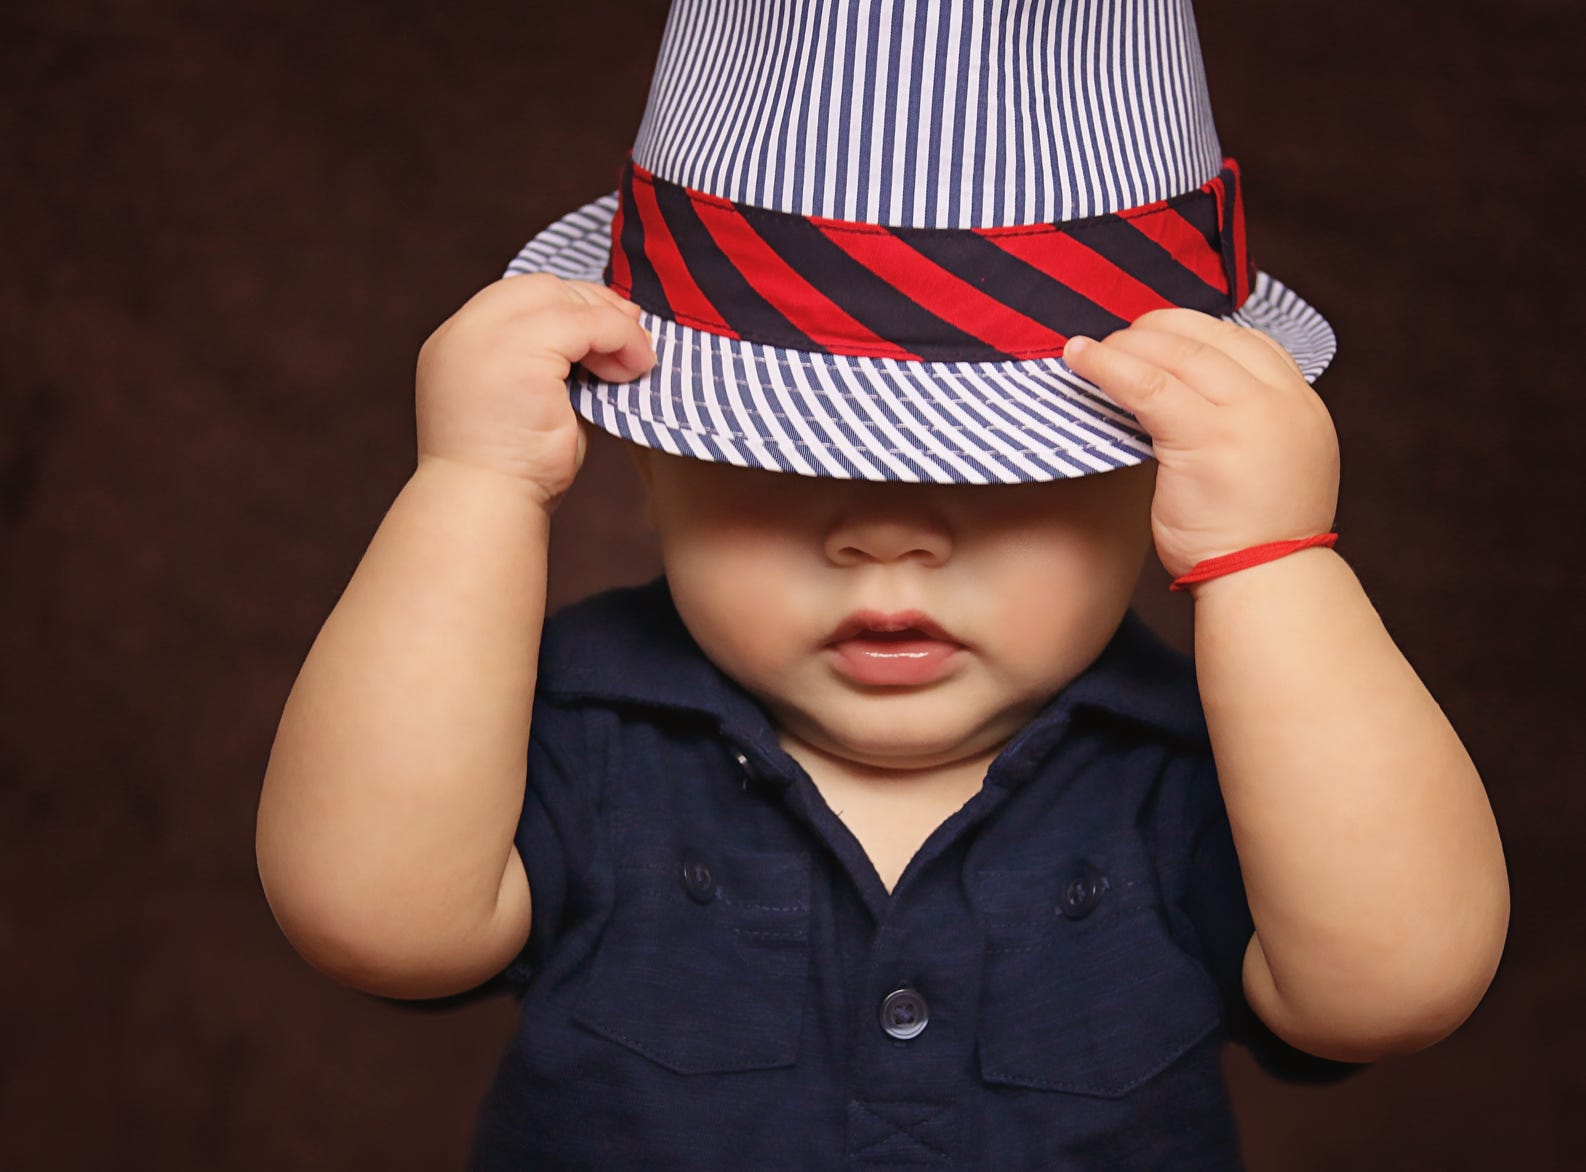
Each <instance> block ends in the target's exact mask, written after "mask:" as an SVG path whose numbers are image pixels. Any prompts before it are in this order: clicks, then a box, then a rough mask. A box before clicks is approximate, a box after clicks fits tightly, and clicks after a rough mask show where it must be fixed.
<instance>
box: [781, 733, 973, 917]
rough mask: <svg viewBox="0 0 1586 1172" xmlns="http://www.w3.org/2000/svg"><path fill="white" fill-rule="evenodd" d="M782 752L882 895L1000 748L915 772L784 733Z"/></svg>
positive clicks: (967, 795)
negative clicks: (811, 786)
mask: <svg viewBox="0 0 1586 1172" xmlns="http://www.w3.org/2000/svg"><path fill="white" fill-rule="evenodd" d="M780 739H781V741H782V747H783V748H784V749H786V750H787V752H788V754H789V755H790V756H792V757H793V759H794V760H795V761H797V762H798V763H799V764H800V765H801V766H803V767H804V771H805V772H806V773H808V774H809V776H810V780H811V781H812V782H814V783H815V788H816V789H817V790H818V791H820V795H821V797H822V798H823V799H825V802H826V804H827V806H829V807H830V808H831V811H832V813H834V814H835V815H837V817H838V819H839V820H840V821H841V822H842V823H843V824H844V825H845V826H847V827H848V829H849V831H850V832H851V833H852V834H853V836H854V838H856V839H857V840H858V842H859V845H860V846H862V847H863V848H864V850H865V853H866V854H867V855H868V856H869V857H870V862H871V864H872V865H873V866H874V867H875V869H876V874H877V875H878V876H880V878H881V882H882V883H883V885H885V887H886V889H887V890H888V891H891V890H892V888H893V886H894V885H895V884H896V883H897V881H898V877H899V876H900V875H902V874H903V869H904V868H905V867H906V866H907V865H908V862H909V860H910V859H912V858H913V857H914V855H915V852H917V851H918V850H919V849H920V846H921V845H922V844H923V843H924V842H925V840H926V839H927V838H929V837H930V836H931V832H932V831H934V830H935V829H936V828H937V827H938V826H940V825H941V824H942V823H943V822H945V821H946V820H947V819H948V818H949V817H951V816H952V815H953V814H954V813H956V812H957V811H958V809H959V808H960V807H962V806H963V804H964V803H965V802H967V801H969V799H970V798H972V797H974V796H975V794H976V793H978V792H979V791H980V787H981V784H982V782H984V780H985V777H986V770H987V768H988V767H989V766H990V764H991V762H992V761H993V760H994V759H995V758H996V756H997V753H998V752H999V751H1000V750H1001V746H1000V745H999V746H996V747H994V748H992V749H990V750H987V751H985V752H980V753H975V754H972V755H970V756H967V757H965V758H964V759H962V760H958V761H952V762H948V763H946V764H942V765H936V766H929V767H925V768H917V769H898V768H886V767H883V766H876V765H868V764H864V763H862V762H855V761H851V760H847V759H845V758H843V757H840V756H836V755H834V754H832V753H828V752H825V751H823V750H821V749H817V748H815V747H814V746H811V745H808V744H805V743H804V742H803V741H800V740H798V739H797V738H796V737H793V736H791V735H789V734H787V733H783V734H781V738H780Z"/></svg>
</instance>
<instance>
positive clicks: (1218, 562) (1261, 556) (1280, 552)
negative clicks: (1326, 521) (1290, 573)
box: [1168, 533, 1338, 590]
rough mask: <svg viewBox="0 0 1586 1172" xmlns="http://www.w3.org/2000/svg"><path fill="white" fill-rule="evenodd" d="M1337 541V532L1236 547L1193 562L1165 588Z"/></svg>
mask: <svg viewBox="0 0 1586 1172" xmlns="http://www.w3.org/2000/svg"><path fill="white" fill-rule="evenodd" d="M1337 540H1338V534H1336V533H1318V534H1317V535H1316V536H1315V537H1302V538H1300V539H1299V540H1298V541H1269V542H1268V543H1267V544H1265V545H1252V546H1251V547H1250V548H1249V549H1236V550H1234V552H1233V553H1225V554H1223V555H1222V556H1221V557H1215V558H1207V559H1206V560H1205V561H1203V562H1196V563H1195V564H1194V565H1193V566H1191V567H1190V570H1189V573H1187V574H1185V575H1183V576H1182V577H1179V578H1174V579H1173V583H1172V585H1170V586H1169V587H1168V589H1169V590H1183V589H1184V588H1185V587H1186V586H1193V585H1195V583H1197V582H1204V581H1206V580H1207V579H1208V578H1221V577H1222V576H1223V575H1224V574H1232V573H1233V572H1234V571H1235V570H1243V569H1247V568H1249V567H1250V566H1259V565H1260V564H1261V563H1262V562H1270V561H1274V560H1276V559H1277V558H1280V557H1283V556H1284V555H1285V554H1291V553H1295V552H1297V551H1299V550H1302V549H1310V548H1311V547H1312V546H1313V545H1325V546H1326V547H1327V548H1329V549H1331V548H1332V547H1333V542H1335V541H1337Z"/></svg>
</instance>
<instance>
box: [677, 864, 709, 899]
mask: <svg viewBox="0 0 1586 1172" xmlns="http://www.w3.org/2000/svg"><path fill="white" fill-rule="evenodd" d="M681 874H682V878H683V890H684V891H686V892H688V897H689V898H690V899H692V900H693V901H694V902H695V903H709V902H710V901H711V900H713V899H715V898H716V876H715V875H713V874H711V870H710V864H709V863H707V862H706V861H705V860H704V859H703V858H701V857H700V856H699V855H698V854H696V853H695V852H693V851H688V852H686V853H685V854H684V855H683V867H682V871H681Z"/></svg>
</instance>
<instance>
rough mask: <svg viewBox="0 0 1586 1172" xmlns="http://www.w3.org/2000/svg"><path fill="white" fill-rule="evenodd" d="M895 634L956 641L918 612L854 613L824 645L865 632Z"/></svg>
mask: <svg viewBox="0 0 1586 1172" xmlns="http://www.w3.org/2000/svg"><path fill="white" fill-rule="evenodd" d="M897 631H917V632H919V634H921V635H923V636H924V637H925V638H927V639H934V640H936V641H938V642H941V643H957V642H958V640H957V639H955V638H954V637H953V636H952V635H951V634H949V633H948V631H947V630H946V628H944V627H943V626H942V625H941V624H940V623H938V622H937V621H936V620H935V619H933V618H931V616H930V615H928V614H926V613H925V612H924V611H919V610H905V611H895V612H892V613H890V614H889V613H886V612H883V611H878V610H857V611H854V613H853V614H851V615H849V616H848V617H847V618H845V619H843V621H842V622H840V623H838V624H837V627H836V629H834V630H833V631H832V632H831V634H829V635H827V636H826V642H827V644H828V645H830V644H834V643H841V642H842V641H843V640H845V639H852V638H854V637H855V636H856V635H861V634H864V633H866V632H871V633H874V632H880V633H883V634H889V633H892V632H897Z"/></svg>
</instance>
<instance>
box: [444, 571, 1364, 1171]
mask: <svg viewBox="0 0 1586 1172" xmlns="http://www.w3.org/2000/svg"><path fill="white" fill-rule="evenodd" d="M516 841H517V846H518V849H519V851H520V852H521V854H522V856H523V860H524V865H525V867H526V868H527V871H528V876H529V883H530V888H531V890H532V892H533V900H534V917H533V930H532V932H531V934H530V938H529V941H528V943H527V945H526V946H525V948H524V951H523V953H522V955H521V956H520V957H518V958H517V959H516V960H515V961H514V962H513V963H512V964H511V965H510V966H509V967H508V968H507V969H506V970H505V971H504V972H503V973H501V974H500V975H499V976H498V977H497V978H496V979H495V980H494V981H493V982H491V983H490V985H489V986H487V987H491V988H500V987H503V986H504V987H508V988H510V989H512V990H513V991H515V992H519V993H521V997H522V1002H521V1004H522V1017H521V1023H520V1026H519V1029H518V1033H517V1035H516V1037H515V1039H514V1040H513V1042H512V1044H511V1046H510V1047H509V1048H508V1051H507V1053H506V1055H505V1057H504V1058H503V1059H502V1061H501V1064H500V1067H499V1069H498V1071H497V1072H496V1076H495V1080H494V1082H493V1083H492V1085H491V1087H490V1090H489V1092H488V1094H487V1096H486V1099H485V1102H484V1104H483V1109H482V1112H481V1115H480V1118H479V1122H478V1126H477V1131H476V1135H475V1138H474V1150H473V1155H472V1162H471V1165H470V1166H471V1167H472V1168H474V1169H477V1170H481V1172H483V1170H489V1172H497V1170H501V1172H505V1170H507V1169H512V1170H514V1172H517V1170H522V1169H549V1168H597V1169H624V1168H644V1169H672V1168H676V1169H690V1170H699V1169H732V1170H734V1172H737V1170H741V1169H751V1168H752V1169H757V1170H767V1169H771V1170H775V1169H798V1170H805V1169H827V1168H854V1169H878V1168H919V1167H930V1168H944V1169H945V1168H965V1169H971V1168H972V1169H996V1170H998V1172H1015V1170H1021V1169H1050V1168H1063V1169H1093V1168H1094V1169H1102V1168H1106V1169H1131V1170H1138V1169H1154V1168H1163V1169H1174V1170H1175V1172H1183V1170H1185V1169H1199V1168H1206V1169H1228V1168H1237V1167H1239V1166H1240V1161H1239V1150H1238V1137H1237V1134H1236V1130H1235V1125H1234V1120H1233V1116H1232V1113H1231V1111H1230V1107H1229V1102H1228V1098H1227V1094H1226V1090H1225V1087H1224V1083H1223V1079H1222V1075H1221V1069H1220V1062H1219V1051H1220V1049H1221V1047H1222V1045H1223V1043H1224V1042H1225V1041H1226V1040H1228V1039H1230V1038H1231V1039H1233V1040H1235V1041H1237V1042H1239V1043H1242V1044H1244V1045H1246V1046H1249V1047H1250V1048H1251V1049H1252V1051H1253V1052H1254V1054H1255V1056H1256V1058H1257V1059H1258V1061H1260V1063H1261V1064H1262V1065H1263V1066H1264V1067H1265V1068H1266V1069H1267V1070H1269V1071H1271V1072H1272V1073H1273V1074H1275V1075H1277V1076H1279V1077H1282V1078H1287V1079H1294V1080H1303V1081H1322V1080H1327V1079H1332V1078H1337V1077H1340V1076H1342V1075H1343V1074H1346V1073H1348V1072H1349V1071H1351V1070H1353V1069H1356V1067H1355V1066H1354V1065H1352V1064H1345V1063H1337V1062H1330V1061H1326V1060H1323V1059H1320V1058H1316V1057H1313V1056H1311V1055H1308V1054H1305V1053H1302V1052H1301V1051H1298V1050H1296V1049H1294V1048H1292V1047H1290V1046H1288V1045H1287V1044H1285V1043H1284V1042H1283V1041H1281V1040H1280V1039H1279V1038H1277V1037H1276V1035H1274V1034H1272V1033H1271V1031H1270V1030H1268V1029H1266V1027H1265V1026H1264V1025H1263V1024H1262V1023H1261V1022H1260V1020H1259V1019H1258V1018H1256V1017H1255V1015H1254V1014H1253V1013H1252V1012H1251V1011H1250V1008H1249V1006H1248V1004H1247V1003H1246V1001H1245V999H1244V995H1243V992H1242V988H1241V979H1240V973H1241V965H1242V963H1243V957H1244V952H1245V947H1246V944H1247V942H1248V941H1249V939H1250V935H1251V932H1252V930H1253V929H1252V923H1251V919H1250V912H1249V908H1248V905H1247V902H1246V899H1245V895H1244V887H1243V884H1242V882H1241V879H1240V873H1239V862H1238V858H1237V856H1236V855H1235V853H1234V846H1233V839H1232V836H1231V832H1230V830H1229V826H1228V820H1227V814H1226V811H1225V810H1224V808H1223V804H1222V798H1221V793H1220V791H1219V789H1218V785H1217V777H1216V773H1215V769H1214V766H1213V762H1212V756H1211V751H1210V746H1209V743H1208V740H1207V734H1206V726H1205V722H1204V717H1203V715H1202V712H1201V707H1200V703H1199V699H1198V694H1197V691H1196V687H1195V677H1194V671H1193V666H1192V664H1191V662H1190V661H1189V660H1188V659H1187V658H1186V657H1184V656H1182V655H1180V654H1178V653H1177V652H1175V651H1173V650H1172V649H1171V648H1169V647H1167V646H1166V645H1165V644H1163V643H1162V642H1161V641H1160V640H1159V639H1158V638H1157V637H1156V636H1155V635H1154V634H1152V633H1151V632H1150V630H1149V629H1148V628H1147V627H1146V626H1145V625H1144V623H1142V622H1141V621H1140V620H1139V619H1138V618H1137V617H1136V616H1134V615H1133V614H1132V613H1131V614H1130V615H1129V616H1128V617H1127V618H1126V619H1125V620H1124V622H1123V624H1122V626H1121V627H1120V629H1119V630H1118V632H1117V634H1116V635H1115V637H1114V638H1113V639H1112V641H1111V642H1110V644H1109V645H1108V646H1107V648H1106V649H1105V650H1104V651H1103V653H1102V654H1101V656H1100V657H1099V658H1098V659H1097V661H1096V662H1095V663H1094V664H1093V665H1092V666H1091V667H1090V668H1089V669H1087V670H1086V671H1085V672H1084V673H1083V674H1082V675H1080V676H1079V677H1078V678H1077V679H1076V680H1074V682H1073V683H1071V684H1070V685H1069V686H1068V687H1067V688H1065V689H1064V690H1063V691H1062V692H1060V693H1059V694H1058V695H1056V696H1055V697H1053V698H1052V699H1051V701H1049V702H1048V704H1047V705H1046V706H1045V708H1044V709H1043V710H1042V711H1041V712H1040V714H1039V715H1038V716H1037V717H1036V718H1035V719H1034V720H1033V721H1032V722H1031V723H1030V724H1029V725H1028V726H1026V727H1025V728H1024V729H1023V730H1021V731H1020V733H1019V734H1018V735H1017V736H1015V737H1014V738H1013V739H1012V740H1011V741H1010V742H1009V744H1008V745H1007V746H1005V747H1004V749H1003V751H1002V753H1001V754H1000V755H999V756H998V757H997V759H996V760H995V761H994V762H993V763H992V765H991V767H990V769H989V771H988V773H987V776H986V779H985V782H984V784H983V785H982V788H981V789H980V791H979V792H978V793H977V794H976V795H975V796H974V797H973V798H971V799H970V801H969V802H967V803H966V804H965V805H964V806H963V807H962V808H961V809H960V810H959V811H958V812H957V813H955V814H953V815H952V816H951V817H950V818H948V819H947V821H946V822H944V823H943V824H942V825H941V826H940V827H939V828H938V829H937V830H936V831H935V832H934V833H933V834H932V835H931V836H930V838H929V839H928V840H927V841H926V842H925V844H924V845H923V846H922V847H921V848H920V850H919V852H918V854H917V855H916V856H915V857H914V858H913V859H912V860H911V861H910V862H909V864H908V867H907V869H906V870H905V871H904V873H903V874H902V876H901V877H900V879H899V880H898V882H897V884H896V888H895V890H894V891H893V892H892V893H890V894H889V893H888V892H887V890H886V888H885V887H884V886H883V884H882V882H881V880H880V878H879V877H878V876H877V874H876V872H875V870H874V868H873V867H872V866H871V864H870V862H869V859H868V858H867V856H866V855H865V852H864V850H863V848H861V846H860V845H859V843H858V841H857V840H856V839H855V838H854V837H853V835H852V834H851V833H850V832H849V831H848V829H847V828H846V827H845V826H844V825H843V823H842V822H841V821H839V820H838V818H837V817H836V816H835V815H834V814H833V812H832V811H831V810H830V808H828V807H827V805H826V803H825V802H824V800H823V799H822V798H821V796H820V793H819V791H818V790H817V789H816V788H815V786H814V784H813V783H812V782H811V781H810V779H809V777H808V775H807V774H805V773H804V771H803V769H802V768H801V767H800V766H799V765H798V763H797V762H796V761H795V760H794V759H793V758H792V757H791V756H789V755H788V754H787V752H786V751H784V750H783V749H782V748H781V746H780V744H779V743H778V740H777V736H776V732H775V730H774V729H773V727H772V725H771V723H770V721H769V719H768V717H767V714H766V712H765V710H764V708H762V707H761V706H760V704H759V703H758V702H757V701H756V700H755V699H754V698H753V697H752V696H750V695H749V694H748V693H747V692H745V691H743V690H742V689H741V688H739V687H738V686H737V685H736V684H734V683H733V681H732V680H730V679H729V678H728V677H727V676H725V675H724V674H723V673H722V672H721V671H719V670H718V669H717V668H716V667H715V666H714V665H713V664H712V663H711V662H710V661H709V660H708V659H706V658H705V656H704V655H703V654H702V653H701V651H700V650H699V648H698V646H697V645H696V644H695V643H694V641H693V639H692V638H691V637H690V636H689V634H688V631H687V629H686V628H685V627H684V626H683V624H682V621H681V620H680V619H679V618H678V615H677V612H676V610H675V609H674V607H673V605H672V602H671V597H670V594H669V592H668V590H667V588H666V584H665V581H664V579H658V580H656V581H655V582H652V583H650V584H649V585H646V586H642V587H637V588H630V589H621V590H615V591H610V592H607V593H605V594H601V595H597V596H595V597H593V598H590V599H586V600H585V601H583V602H581V603H578V604H576V605H574V606H571V607H568V608H566V609H564V610H563V611H561V612H559V613H558V614H557V615H555V616H554V617H553V618H552V619H551V620H550V621H549V622H548V623H547V624H546V630H545V635H544V639H543V643H542V649H541V662H540V675H539V682H538V686H537V694H536V698H535V704H534V713H533V732H532V735H531V739H530V744H529V760H528V785H527V788H526V794H525V799H524V806H523V814H522V817H521V820H520V824H519V827H518V831H517V836H516Z"/></svg>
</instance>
